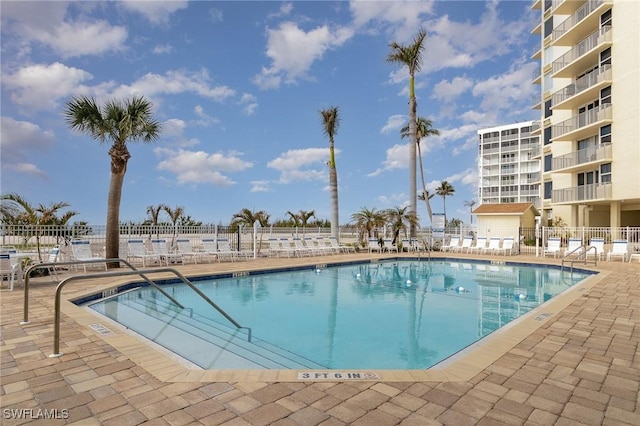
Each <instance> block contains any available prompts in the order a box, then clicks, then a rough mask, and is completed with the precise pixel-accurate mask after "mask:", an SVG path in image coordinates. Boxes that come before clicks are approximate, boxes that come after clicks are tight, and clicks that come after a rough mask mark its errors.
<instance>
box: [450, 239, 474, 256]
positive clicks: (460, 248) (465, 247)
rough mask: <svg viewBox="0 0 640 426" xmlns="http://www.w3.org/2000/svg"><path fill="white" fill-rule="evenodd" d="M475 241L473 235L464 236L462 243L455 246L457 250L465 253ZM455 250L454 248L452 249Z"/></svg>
mask: <svg viewBox="0 0 640 426" xmlns="http://www.w3.org/2000/svg"><path fill="white" fill-rule="evenodd" d="M472 243H473V237H464V238H463V239H462V244H461V245H459V246H458V247H456V248H455V251H456V252H460V253H464V251H465V250H468V249H469V247H471V244H472ZM452 251H454V250H452Z"/></svg>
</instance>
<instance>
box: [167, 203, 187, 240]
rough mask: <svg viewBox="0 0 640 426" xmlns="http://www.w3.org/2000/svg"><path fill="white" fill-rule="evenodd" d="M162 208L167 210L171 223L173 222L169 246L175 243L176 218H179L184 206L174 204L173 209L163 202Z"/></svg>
mask: <svg viewBox="0 0 640 426" xmlns="http://www.w3.org/2000/svg"><path fill="white" fill-rule="evenodd" d="M162 209H163V210H164V211H165V212H167V214H168V215H169V219H171V223H172V224H173V240H172V241H171V246H173V245H174V244H175V240H176V238H177V237H178V220H180V218H181V217H182V215H183V214H184V207H183V206H176V208H175V209H172V208H171V207H169V206H167V205H166V204H163V205H162Z"/></svg>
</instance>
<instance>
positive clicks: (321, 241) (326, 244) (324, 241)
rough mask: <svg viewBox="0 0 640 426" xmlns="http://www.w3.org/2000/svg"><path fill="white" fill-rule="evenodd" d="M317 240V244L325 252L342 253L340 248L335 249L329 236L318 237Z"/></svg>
mask: <svg viewBox="0 0 640 426" xmlns="http://www.w3.org/2000/svg"><path fill="white" fill-rule="evenodd" d="M315 241H316V245H317V246H318V247H319V248H320V249H321V250H322V251H323V252H324V253H325V254H338V253H340V248H337V249H335V248H334V247H333V245H332V244H331V242H330V241H329V239H328V238H325V237H316V239H315Z"/></svg>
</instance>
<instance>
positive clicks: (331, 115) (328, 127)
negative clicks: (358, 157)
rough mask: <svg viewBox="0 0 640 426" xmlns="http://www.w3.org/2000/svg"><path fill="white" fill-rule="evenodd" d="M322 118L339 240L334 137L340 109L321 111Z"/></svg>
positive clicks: (333, 221)
mask: <svg viewBox="0 0 640 426" xmlns="http://www.w3.org/2000/svg"><path fill="white" fill-rule="evenodd" d="M320 115H321V116H322V133H323V134H324V135H325V136H327V137H328V138H329V163H328V165H329V191H330V193H331V236H332V237H335V238H336V239H337V240H339V235H338V234H339V232H338V217H339V214H338V172H337V171H336V156H335V150H334V143H333V137H334V136H335V135H337V134H338V127H340V117H339V115H338V107H335V106H332V107H330V108H327V109H323V110H321V111H320Z"/></svg>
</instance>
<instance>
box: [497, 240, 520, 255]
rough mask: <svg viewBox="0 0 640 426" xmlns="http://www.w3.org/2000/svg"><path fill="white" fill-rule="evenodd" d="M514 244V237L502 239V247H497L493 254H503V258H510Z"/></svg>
mask: <svg viewBox="0 0 640 426" xmlns="http://www.w3.org/2000/svg"><path fill="white" fill-rule="evenodd" d="M514 243H515V238H514V237H504V239H503V240H502V247H498V248H496V249H495V250H494V251H493V253H494V254H500V253H503V254H504V255H505V256H506V255H507V254H508V255H509V256H511V255H512V254H513V249H514V247H513V245H514Z"/></svg>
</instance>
